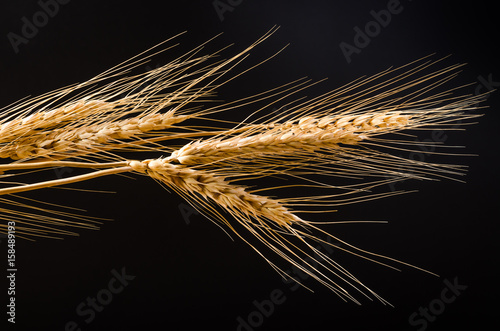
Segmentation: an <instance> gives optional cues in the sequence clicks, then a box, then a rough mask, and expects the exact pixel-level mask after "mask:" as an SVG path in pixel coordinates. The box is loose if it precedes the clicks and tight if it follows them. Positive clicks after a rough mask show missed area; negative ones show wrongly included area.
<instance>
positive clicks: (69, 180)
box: [0, 166, 132, 195]
mask: <svg viewBox="0 0 500 331" xmlns="http://www.w3.org/2000/svg"><path fill="white" fill-rule="evenodd" d="M130 171H132V168H131V167H129V166H125V167H119V168H112V169H105V170H99V171H95V172H91V173H88V174H83V175H78V176H72V177H68V178H61V179H54V180H49V181H45V182H39V183H35V184H26V185H20V186H14V187H7V188H3V189H0V195H5V194H14V193H21V192H27V191H33V190H39V189H42V188H48V187H54V186H61V185H67V184H72V183H77V182H82V181H86V180H89V179H93V178H97V177H102V176H108V175H115V174H120V173H124V172H130Z"/></svg>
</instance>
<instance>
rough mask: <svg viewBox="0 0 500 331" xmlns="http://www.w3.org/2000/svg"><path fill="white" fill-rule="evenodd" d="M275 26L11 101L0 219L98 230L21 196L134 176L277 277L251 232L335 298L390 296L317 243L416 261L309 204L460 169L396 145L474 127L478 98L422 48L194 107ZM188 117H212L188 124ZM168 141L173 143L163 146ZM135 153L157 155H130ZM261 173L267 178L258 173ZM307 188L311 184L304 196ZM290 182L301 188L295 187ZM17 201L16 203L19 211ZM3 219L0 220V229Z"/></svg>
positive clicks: (3, 124) (328, 207)
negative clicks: (152, 183) (399, 61)
mask: <svg viewBox="0 0 500 331" xmlns="http://www.w3.org/2000/svg"><path fill="white" fill-rule="evenodd" d="M274 31H275V29H274V28H273V29H271V30H270V31H269V32H268V33H266V34H265V35H264V36H263V37H262V38H260V39H259V40H258V41H257V42H256V43H254V44H252V45H251V46H249V47H248V48H246V49H245V50H244V51H242V52H240V53H238V54H237V55H235V56H233V57H230V58H229V59H227V60H220V61H215V62H210V60H213V59H214V58H215V57H216V56H217V55H218V53H219V51H217V52H215V53H211V54H208V55H200V52H201V50H202V49H203V47H202V46H203V45H202V46H200V47H198V48H195V49H193V50H192V51H190V52H188V53H187V54H186V55H184V56H182V57H180V58H178V59H175V60H173V61H172V62H170V63H168V64H167V65H165V66H163V67H160V68H157V69H153V70H152V71H149V72H146V73H139V74H131V75H130V76H126V75H125V74H126V73H127V72H129V71H130V70H132V69H134V68H136V67H137V66H138V65H140V64H143V63H144V61H145V60H147V59H148V58H149V57H150V56H152V55H153V54H155V52H156V50H157V49H156V48H152V49H151V50H149V52H150V53H147V52H146V53H143V54H140V56H138V57H134V58H132V59H130V60H128V61H126V62H124V63H122V64H121V65H119V66H117V67H114V68H112V69H110V70H108V71H106V72H105V73H103V74H101V75H98V76H96V77H95V78H93V79H91V80H89V81H88V82H85V83H83V84H76V85H74V86H71V87H67V88H63V89H60V90H57V91H54V92H50V93H48V94H46V95H44V96H41V97H38V98H33V99H29V100H27V101H23V102H21V103H18V104H16V105H14V106H13V107H12V110H10V111H8V112H7V113H6V115H5V116H4V117H3V118H2V119H1V120H0V133H1V134H0V157H3V158H4V159H8V158H10V159H14V160H16V161H14V162H10V163H4V164H0V173H1V174H0V178H1V180H3V181H2V182H1V183H2V185H3V187H2V188H0V196H2V198H1V199H0V203H2V206H5V207H2V208H0V217H2V220H3V221H8V220H15V221H16V222H17V223H18V224H21V226H20V227H19V228H18V229H19V230H20V233H21V235H22V236H24V237H26V238H33V237H37V236H38V237H58V236H64V235H71V234H73V230H71V231H70V230H68V227H76V228H84V229H95V228H96V226H97V224H98V222H99V221H100V220H98V219H91V218H85V217H82V216H80V215H78V213H77V212H76V211H68V210H61V209H60V208H56V207H57V206H51V205H49V204H41V203H39V202H37V201H33V200H27V199H26V198H23V197H22V196H21V195H20V194H21V193H23V192H27V191H30V190H39V189H44V188H49V187H56V186H62V185H70V184H72V183H76V182H81V181H87V180H90V179H94V178H98V177H101V176H110V175H117V174H132V173H138V174H141V175H145V176H148V177H150V178H152V179H154V180H156V181H158V182H159V183H160V184H162V185H163V186H165V187H167V188H170V189H171V190H173V191H175V192H176V193H178V194H179V195H180V196H182V197H183V198H185V199H186V200H187V201H188V202H190V203H191V204H192V205H193V206H194V207H196V208H198V209H199V210H200V211H201V212H202V213H203V214H204V215H206V216H207V217H208V218H210V219H211V220H212V221H214V223H216V224H217V225H221V226H222V227H223V228H224V227H225V228H228V229H229V230H230V231H232V232H233V233H234V234H235V235H236V236H237V237H239V238H240V239H242V240H243V241H245V242H246V243H248V244H249V245H250V246H251V247H252V248H253V249H254V250H255V251H256V252H257V253H258V254H260V255H261V256H262V257H263V258H264V259H265V260H266V261H267V262H268V263H269V264H270V265H271V266H272V267H273V268H274V269H275V270H276V271H277V272H278V273H279V274H280V275H282V276H283V277H291V276H290V275H288V274H287V273H286V272H285V271H284V270H283V269H282V268H281V267H279V266H278V264H277V263H275V262H274V260H273V259H271V258H270V257H268V255H267V253H264V251H263V250H262V249H261V248H259V247H257V245H255V244H254V242H255V240H256V241H257V243H258V244H260V245H261V246H263V248H264V249H265V250H268V251H270V252H271V253H274V254H276V256H277V257H279V258H282V259H283V260H284V261H286V262H288V263H291V265H293V266H295V267H296V268H297V269H298V270H300V271H301V272H304V273H306V274H307V275H309V276H311V277H312V279H315V280H316V281H318V282H319V283H320V284H322V285H324V286H326V287H327V288H329V289H331V290H332V291H333V292H334V293H335V294H337V295H338V296H339V297H340V298H342V299H343V300H350V301H354V302H356V303H359V302H360V301H358V299H357V298H356V296H355V294H354V293H352V290H354V291H355V292H357V293H359V294H361V295H363V296H365V297H367V298H370V299H373V298H376V299H378V300H380V301H381V302H382V303H384V304H386V303H387V301H385V300H384V299H383V298H381V297H380V296H379V295H377V294H376V293H375V292H374V291H372V290H371V289H369V288H368V287H366V286H365V285H363V283H362V282H361V281H360V280H359V279H358V278H356V277H355V276H354V275H353V274H351V273H350V272H349V271H348V270H346V269H345V268H343V267H342V266H341V265H340V264H339V263H338V262H337V261H335V260H334V259H333V258H331V257H329V256H327V255H325V254H324V253H322V252H321V251H320V250H318V249H317V248H316V245H317V244H323V245H327V246H329V247H331V248H335V249H337V250H339V251H344V252H346V253H349V254H352V255H353V256H357V257H360V258H363V259H366V260H369V261H373V262H376V263H379V264H382V265H385V266H387V267H390V268H394V269H397V267H398V266H405V265H406V266H411V265H409V264H408V263H404V262H402V261H398V260H395V259H392V258H390V257H386V256H382V255H379V254H376V253H372V252H368V251H366V250H363V249H361V248H358V247H355V246H353V245H351V244H349V243H347V242H345V241H343V240H341V239H340V238H337V237H336V236H334V235H333V234H330V233H327V232H326V231H324V230H323V229H322V228H321V222H311V221H308V220H307V219H306V218H307V214H308V213H314V212H322V213H327V212H330V211H332V209H334V208H337V207H339V206H343V205H346V204H350V203H360V202H363V201H367V200H372V199H379V198H385V197H390V196H392V195H396V194H401V193H405V192H392V191H390V190H387V184H390V183H394V182H396V181H400V180H405V179H408V178H413V179H420V180H430V179H442V178H451V179H458V178H459V177H460V176H462V175H463V174H464V170H465V169H464V167H463V166H460V165H453V164H437V163H432V162H423V161H414V160H411V159H407V158H404V157H401V156H398V155H395V152H397V151H401V150H405V151H411V150H412V149H414V148H417V147H419V146H424V145H425V144H423V143H421V142H419V141H415V140H414V139H413V138H414V137H415V134H416V133H418V132H419V131H422V130H433V129H443V130H446V129H457V128H458V126H459V125H463V124H467V123H470V120H471V119H473V118H475V117H477V116H479V114H476V113H473V112H471V111H472V110H474V109H477V108H478V106H477V104H478V102H479V101H481V98H482V97H483V96H470V95H458V96H457V95H455V94H454V93H455V92H457V90H458V88H452V89H447V90H444V91H443V92H439V90H438V89H441V88H442V87H443V86H444V84H446V83H448V82H449V81H451V80H452V79H453V78H454V77H455V76H456V75H457V74H458V70H459V69H460V67H461V65H452V66H448V67H444V68H442V69H438V70H434V69H433V68H434V67H435V66H436V65H438V64H440V63H441V61H442V60H437V61H435V60H432V59H431V58H430V57H426V58H423V59H420V60H417V61H414V62H412V63H410V64H408V65H405V66H402V67H399V68H390V69H388V70H385V71H382V72H381V73H379V74H376V75H373V76H371V77H362V78H360V79H357V80H355V81H353V82H351V83H348V84H346V85H344V86H342V87H340V88H338V89H336V90H333V91H331V92H328V93H326V94H324V95H320V96H318V97H315V98H311V99H308V100H306V101H304V99H302V98H296V99H294V100H292V101H289V99H290V98H294V97H295V96H296V95H297V94H298V93H300V92H301V91H302V90H303V89H305V88H307V87H310V86H312V85H313V83H311V82H310V81H308V80H306V79H299V80H297V81H294V82H291V83H288V84H284V85H282V86H279V87H277V88H276V89H273V90H270V91H266V92H262V93H260V94H257V95H254V96H249V97H247V98H244V99H241V100H237V101H233V102H226V103H221V104H219V105H215V106H210V107H201V103H202V102H205V101H207V100H210V99H212V98H213V97H214V96H215V90H216V89H217V88H218V87H220V86H221V85H223V84H227V83H229V82H231V81H232V80H233V79H234V78H235V77H237V76H239V75H240V74H241V73H236V74H234V75H232V76H228V74H229V73H230V72H231V71H233V70H234V67H235V66H236V65H237V64H239V63H240V62H241V61H243V60H244V59H245V57H246V56H248V53H249V51H250V50H252V49H253V48H254V47H255V46H256V45H257V44H259V43H261V42H262V41H264V40H266V39H267V38H268V37H269V36H270V35H271V34H272V33H274ZM278 53H279V52H278ZM244 72H245V71H243V73H244ZM261 103H264V106H261V107H260V106H259V105H260V104H261ZM277 103H284V104H285V105H286V106H287V107H286V111H284V110H283V109H282V108H278V109H277V110H275V111H270V112H268V113H267V114H265V115H263V116H262V115H261V112H262V110H267V109H270V108H271V107H272V106H273V105H276V104H277ZM249 107H255V108H254V110H255V111H254V113H253V114H251V115H249V116H248V118H246V119H245V120H243V121H241V122H239V123H231V122H229V121H227V122H226V121H221V120H215V119H212V118H211V116H210V115H213V114H215V113H219V112H224V111H232V110H234V109H242V108H249ZM259 107H260V108H259ZM15 112H21V114H20V115H15ZM192 120H200V121H209V122H210V125H208V124H207V125H206V126H194V125H193V126H191V125H190V124H189V123H190V121H192ZM212 123H214V124H212ZM217 124H220V125H226V126H227V125H233V126H232V127H219V126H217ZM169 140H180V141H182V144H181V145H180V146H174V145H169V144H167V142H168V141H169ZM426 144H427V143H426ZM436 147H439V146H438V145H436ZM130 152H146V153H148V154H151V153H153V154H155V155H156V156H155V157H153V158H148V159H146V160H133V159H131V158H130V157H128V155H129V154H128V153H130ZM443 153H444V154H447V153H446V152H443ZM144 158H145V157H144ZM54 167H72V168H79V169H84V170H85V171H86V172H84V173H82V174H79V175H73V176H70V177H67V178H60V179H52V180H46V181H38V182H34V183H33V182H25V181H24V177H23V176H25V175H27V174H30V173H31V172H35V171H36V172H42V171H50V170H51V169H53V168H54ZM262 178H263V179H265V181H264V182H262V181H259V179H262ZM346 181H347V183H346ZM264 183H265V184H264ZM268 183H269V184H268ZM255 184H259V186H255ZM266 185H267V186H266ZM304 188H306V189H307V190H314V191H315V192H318V193H313V194H311V195H307V196H304V195H303V194H304V193H302V192H301V190H303V189H304ZM384 188H385V190H384ZM297 190H298V193H299V194H295V195H294V194H292V192H293V193H297ZM285 194H286V195H287V196H285ZM3 196H5V198H4V197H3ZM16 209H18V210H19V209H21V210H22V213H17V214H16V213H15V212H14V211H13V210H16ZM36 215H41V216H36ZM298 215H306V216H305V217H299V216H298ZM341 222H342V220H338V221H336V222H335V221H334V222H324V224H326V223H341ZM5 229H6V227H5V225H3V226H0V232H2V231H3V232H5ZM325 238H329V239H332V241H329V239H325ZM412 267H415V266H412ZM415 268H417V267H415ZM417 269H420V268H417ZM420 270H423V269H420ZM304 285H305V284H304Z"/></svg>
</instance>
